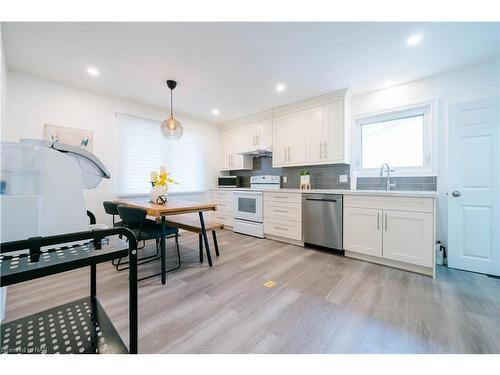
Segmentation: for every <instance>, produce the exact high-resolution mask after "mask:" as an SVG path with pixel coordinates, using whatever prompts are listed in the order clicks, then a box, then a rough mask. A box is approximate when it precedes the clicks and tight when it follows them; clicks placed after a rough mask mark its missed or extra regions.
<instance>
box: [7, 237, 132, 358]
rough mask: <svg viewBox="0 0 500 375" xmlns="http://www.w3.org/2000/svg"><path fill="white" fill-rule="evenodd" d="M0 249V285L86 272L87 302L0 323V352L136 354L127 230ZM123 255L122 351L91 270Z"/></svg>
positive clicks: (11, 244) (18, 243)
mask: <svg viewBox="0 0 500 375" xmlns="http://www.w3.org/2000/svg"><path fill="white" fill-rule="evenodd" d="M118 236H120V237H122V236H123V237H125V238H126V239H127V240H128V242H125V241H123V240H121V239H120V238H118ZM0 246H1V247H0V285H1V286H8V285H12V284H17V283H20V282H24V281H28V280H33V279H37V278H40V277H45V276H49V275H54V274H57V273H61V272H66V271H70V270H74V269H77V268H82V267H89V268H90V296H89V297H86V298H82V299H79V300H77V301H73V302H70V303H67V304H64V305H61V306H58V307H53V308H50V309H48V310H45V311H42V312H39V313H36V314H33V315H30V316H27V317H24V318H21V319H17V320H15V321H11V322H8V323H2V325H1V329H0V333H1V335H0V352H2V353H30V354H31V353H137V241H136V239H135V236H134V234H133V233H132V232H131V231H130V230H128V229H126V228H113V229H105V230H95V231H88V232H78V233H69V234H64V235H58V236H50V237H35V238H29V239H27V240H23V241H13V242H7V243H3V244H1V245H0ZM126 256H128V257H129V318H130V321H129V336H130V344H129V348H128V349H127V347H126V345H125V344H124V343H123V341H122V339H121V338H120V335H119V334H118V332H117V331H116V329H115V327H114V326H113V323H112V322H111V320H110V319H109V317H108V315H107V314H106V312H105V311H104V309H103V308H102V306H101V304H100V303H99V300H98V299H97V297H96V290H97V285H96V284H97V283H96V277H97V271H96V265H97V264H98V263H102V262H106V261H109V260H112V259H117V258H121V257H126Z"/></svg>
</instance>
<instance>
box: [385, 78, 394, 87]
mask: <svg viewBox="0 0 500 375" xmlns="http://www.w3.org/2000/svg"><path fill="white" fill-rule="evenodd" d="M384 85H385V87H389V86H392V85H394V81H392V80H389V81H385V82H384Z"/></svg>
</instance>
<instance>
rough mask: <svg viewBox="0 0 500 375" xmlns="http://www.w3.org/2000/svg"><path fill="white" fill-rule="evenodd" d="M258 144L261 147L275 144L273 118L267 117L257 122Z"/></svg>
mask: <svg viewBox="0 0 500 375" xmlns="http://www.w3.org/2000/svg"><path fill="white" fill-rule="evenodd" d="M256 130H257V145H258V147H259V148H264V147H269V146H272V144H273V120H272V119H267V120H262V121H259V122H258V123H257V129H256Z"/></svg>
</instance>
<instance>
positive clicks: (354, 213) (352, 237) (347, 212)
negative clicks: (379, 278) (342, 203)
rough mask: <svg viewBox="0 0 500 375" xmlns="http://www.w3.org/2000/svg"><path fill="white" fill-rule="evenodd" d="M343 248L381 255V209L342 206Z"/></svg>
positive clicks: (376, 255)
mask: <svg viewBox="0 0 500 375" xmlns="http://www.w3.org/2000/svg"><path fill="white" fill-rule="evenodd" d="M344 249H347V250H350V251H354V252H358V253H362V254H366V255H371V256H375V257H381V256H382V210H376V209H373V208H357V207H345V208H344Z"/></svg>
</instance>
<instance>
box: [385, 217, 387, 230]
mask: <svg viewBox="0 0 500 375" xmlns="http://www.w3.org/2000/svg"><path fill="white" fill-rule="evenodd" d="M385 231H386V232H387V213H386V214H385Z"/></svg>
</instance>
